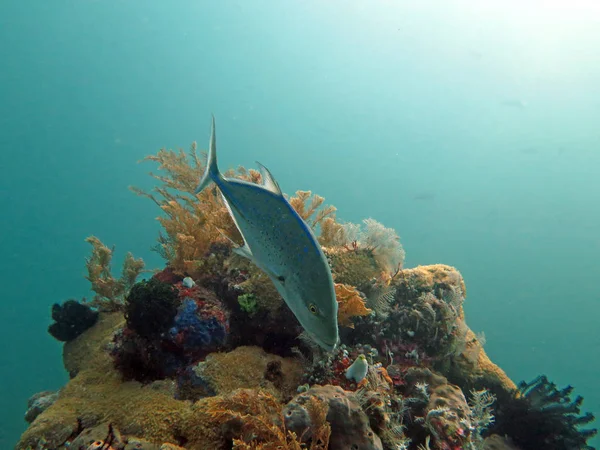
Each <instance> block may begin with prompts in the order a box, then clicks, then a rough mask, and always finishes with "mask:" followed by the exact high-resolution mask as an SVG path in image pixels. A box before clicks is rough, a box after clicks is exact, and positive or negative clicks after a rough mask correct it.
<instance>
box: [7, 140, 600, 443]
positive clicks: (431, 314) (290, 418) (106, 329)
mask: <svg viewBox="0 0 600 450" xmlns="http://www.w3.org/2000/svg"><path fill="white" fill-rule="evenodd" d="M147 160H150V161H153V162H157V163H158V164H159V170H161V171H162V173H161V174H158V175H153V176H154V178H155V179H157V180H158V181H159V183H160V185H159V186H157V187H156V188H155V189H154V190H153V192H151V193H148V192H143V191H141V190H139V189H137V188H132V189H133V191H134V192H136V193H137V194H139V195H142V196H144V197H147V198H150V199H151V200H153V201H154V202H155V203H156V204H158V206H159V207H160V209H161V212H162V214H161V216H160V217H159V218H158V220H159V222H160V224H161V225H162V227H163V231H162V232H161V233H160V235H159V238H158V245H157V247H156V248H155V250H156V251H157V252H158V253H159V254H160V255H162V256H163V257H164V259H165V260H166V267H164V268H163V269H162V270H160V271H157V272H155V273H154V274H153V275H152V276H151V277H150V278H149V279H147V280H142V281H139V282H138V277H139V275H140V274H141V273H142V271H143V269H144V263H143V261H142V260H140V259H135V258H134V257H133V256H132V255H131V254H128V255H127V256H126V258H125V262H124V265H123V271H122V274H121V275H120V277H119V278H115V277H114V276H113V274H112V271H111V260H112V256H113V250H112V249H110V248H108V247H107V246H105V245H104V244H102V242H101V241H100V240H99V239H97V238H95V237H90V238H88V239H87V241H88V242H89V243H90V244H91V245H92V254H91V256H89V257H88V258H87V259H86V267H87V277H86V278H87V279H88V280H89V281H90V282H91V287H92V290H93V291H94V292H95V293H96V296H95V297H94V299H93V300H92V301H91V302H89V303H87V304H81V303H78V302H75V301H68V302H65V303H64V304H63V305H58V304H57V305H54V307H53V314H52V316H53V319H54V320H55V323H54V324H52V325H51V326H50V329H49V331H50V333H51V334H52V335H53V336H55V337H56V338H57V339H59V340H62V341H65V344H64V347H63V362H64V366H65V369H66V370H67V372H68V373H69V376H70V380H69V382H68V383H67V384H66V385H65V386H64V387H63V388H62V389H60V391H58V392H43V393H40V394H36V395H35V396H33V397H32V398H31V400H30V402H29V404H28V410H27V413H26V419H27V421H28V422H30V426H29V428H28V429H27V430H26V431H25V433H23V435H22V437H21V440H20V442H19V443H18V445H17V449H18V450H26V449H56V450H66V449H67V448H68V449H73V448H76V449H84V450H86V449H88V450H98V449H102V450H110V449H112V450H122V449H155V450H169V449H170V450H203V449H207V448H208V449H213V450H228V449H238V450H260V449H262V450H276V449H277V450H303V449H312V450H326V449H331V450H336V449H343V450H362V449H375V450H380V449H381V450H423V449H429V450H459V449H461V450H462V449H468V450H481V449H488V450H492V449H509V450H511V449H512V450H514V449H515V448H518V449H520V450H529V449H534V448H535V449H541V448H544V449H557V450H564V449H569V450H571V449H573V450H575V449H589V448H590V447H588V446H587V444H586V443H587V440H588V439H589V438H590V437H591V436H593V435H594V434H595V430H590V429H581V428H580V426H582V425H586V424H588V423H590V422H591V421H592V420H593V416H592V415H590V414H584V415H580V406H581V402H582V399H581V398H580V397H577V398H576V399H575V400H571V398H570V395H571V393H572V388H570V387H567V388H565V389H562V390H559V389H557V388H556V386H555V385H554V384H552V383H549V382H548V380H547V379H546V378H539V379H537V380H535V381H534V382H532V383H529V384H526V383H523V384H521V385H520V386H519V388H517V386H516V385H515V384H514V383H513V382H512V381H511V380H510V378H508V376H507V375H506V374H505V373H504V372H503V371H502V369H501V368H499V367H498V366H496V365H495V364H494V363H493V362H492V361H491V360H490V359H489V357H488V356H487V355H486V353H485V351H484V349H483V341H482V339H481V338H480V337H478V336H476V335H475V334H474V333H473V332H472V331H471V330H470V329H469V327H468V326H467V324H466V319H465V314H464V310H463V302H464V301H465V298H466V287H465V283H464V280H463V278H462V276H461V275H460V273H459V272H458V271H457V270H456V269H455V268H453V267H450V266H446V265H441V264H437V265H430V266H418V267H415V268H404V267H403V264H404V256H405V255H404V250H403V248H402V246H401V244H400V240H399V238H398V236H397V234H396V232H395V231H394V230H393V229H390V228H386V227H385V226H383V225H382V224H381V223H379V222H377V221H375V220H374V219H365V220H364V221H363V222H362V223H361V224H352V223H340V222H338V221H337V219H336V216H335V213H336V210H335V208H334V207H333V206H325V205H324V199H323V198H322V197H320V196H318V195H314V194H312V193H311V192H310V191H297V192H296V193H295V195H294V196H292V197H290V198H289V202H290V204H291V205H292V207H293V208H294V209H295V210H296V211H297V212H298V214H299V215H300V217H302V219H304V220H305V222H306V223H307V225H308V226H309V227H310V228H311V229H312V230H313V231H314V233H315V235H316V236H317V238H318V240H319V243H320V244H321V245H322V246H323V250H324V253H325V255H326V257H327V258H328V261H329V264H330V267H331V270H332V275H333V277H334V281H335V292H336V297H337V301H338V306H339V308H338V324H339V327H340V328H339V334H340V340H341V343H340V345H338V346H337V347H336V348H335V349H334V350H333V351H331V352H328V353H326V352H325V351H324V350H322V349H321V348H320V347H319V346H318V345H316V344H315V343H314V342H313V341H312V340H311V338H310V337H309V336H307V335H306V334H304V333H302V328H301V327H300V325H299V323H298V322H297V320H296V318H295V316H294V315H293V314H292V313H291V311H290V310H289V308H288V307H287V306H286V304H285V303H284V301H283V300H282V298H281V297H280V295H279V294H278V292H277V290H276V289H275V287H274V286H273V284H272V283H271V281H270V280H269V277H267V276H266V275H265V274H264V273H263V272H262V271H261V270H260V269H258V268H257V267H256V266H254V265H253V264H252V263H251V262H250V261H249V260H247V259H244V258H241V257H239V256H238V255H236V254H235V253H234V252H233V251H232V248H233V245H234V244H233V242H237V243H240V241H241V236H240V235H239V232H238V231H237V229H236V227H235V224H234V223H233V221H232V220H231V217H230V216H229V213H228V211H227V208H226V205H225V204H224V203H223V200H222V199H221V197H220V195H218V192H217V191H216V189H214V188H211V189H205V190H203V191H202V192H201V193H199V194H195V193H194V190H195V187H196V183H197V181H198V179H199V178H200V175H201V174H202V173H203V171H204V170H205V164H204V162H203V161H202V160H201V158H200V156H199V155H198V152H197V150H196V146H195V145H193V146H192V148H191V149H190V152H189V153H188V154H186V153H185V152H183V151H178V152H176V151H171V150H164V149H163V150H160V151H159V152H158V154H157V155H155V156H150V157H148V158H147ZM227 176H229V177H238V178H240V179H243V180H245V181H248V182H251V183H260V182H261V175H260V174H259V173H258V172H256V171H253V170H246V169H244V168H239V169H237V170H236V171H229V172H227Z"/></svg>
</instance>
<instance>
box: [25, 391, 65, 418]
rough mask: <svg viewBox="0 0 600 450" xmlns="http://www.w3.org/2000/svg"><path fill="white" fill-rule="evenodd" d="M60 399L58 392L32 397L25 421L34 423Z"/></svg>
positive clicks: (48, 392) (41, 393)
mask: <svg viewBox="0 0 600 450" xmlns="http://www.w3.org/2000/svg"><path fill="white" fill-rule="evenodd" d="M57 398H58V392H54V391H42V392H38V393H37V394H34V395H32V396H31V397H30V398H29V400H28V401H27V412H26V413H25V420H26V421H27V423H31V422H33V421H34V420H35V419H36V417H37V416H39V415H40V414H41V413H43V412H44V411H46V409H48V407H49V406H51V405H52V404H53V403H54V402H55V401H56V399H57Z"/></svg>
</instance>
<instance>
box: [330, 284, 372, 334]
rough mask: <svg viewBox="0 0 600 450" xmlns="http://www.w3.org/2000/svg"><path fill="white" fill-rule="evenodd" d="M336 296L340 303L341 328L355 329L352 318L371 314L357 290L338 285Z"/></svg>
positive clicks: (339, 319)
mask: <svg viewBox="0 0 600 450" xmlns="http://www.w3.org/2000/svg"><path fill="white" fill-rule="evenodd" d="M335 296H336V298H337V301H338V323H339V324H340V325H341V326H344V327H348V328H354V324H353V323H352V320H351V318H352V317H357V316H366V315H368V314H371V310H370V309H368V308H367V307H366V306H365V301H364V300H363V299H362V297H361V296H360V294H359V293H358V291H357V290H356V288H354V287H352V286H348V285H346V284H341V283H336V284H335Z"/></svg>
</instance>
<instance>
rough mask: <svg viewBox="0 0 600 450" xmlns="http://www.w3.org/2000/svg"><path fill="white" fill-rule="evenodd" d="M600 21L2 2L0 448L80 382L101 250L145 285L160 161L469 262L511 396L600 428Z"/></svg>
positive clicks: (534, 10) (470, 9)
mask: <svg viewBox="0 0 600 450" xmlns="http://www.w3.org/2000/svg"><path fill="white" fill-rule="evenodd" d="M599 52H600V6H598V5H597V4H595V3H593V2H583V1H568V2H567V1H564V2H561V1H555V2H550V1H530V2H516V1H515V2H485V4H483V3H482V2H477V1H452V2H434V1H419V2H409V1H354V0H352V1H334V0H328V1H322V2H318V1H295V0H286V1H283V0H280V1H261V0H252V1H250V0H244V1H220V2H216V1H178V2H164V1H150V0H144V1H141V0H139V1H138V0H127V1H100V0H97V1H92V0H87V1H84V0H80V1H53V2H48V1H40V0H31V1H28V2H19V1H14V0H5V1H3V2H2V3H0V67H1V69H0V99H1V101H0V146H1V150H0V168H1V173H2V176H1V178H0V211H1V215H2V221H1V222H0V248H1V250H2V258H1V259H0V265H1V266H0V267H1V269H0V286H1V287H2V288H1V291H0V295H1V297H0V333H1V334H0V340H1V342H2V349H3V350H2V355H1V358H0V381H1V383H0V399H1V403H2V406H3V407H2V408H1V409H0V448H10V447H12V446H14V444H15V443H16V441H17V439H18V437H19V435H20V433H21V432H22V431H23V430H24V429H25V427H26V423H25V421H24V419H23V413H24V412H25V409H26V402H27V398H28V397H29V396H30V395H32V394H33V393H35V392H38V391H41V390H46V389H57V388H59V387H60V386H62V385H64V383H65V382H66V381H67V379H68V375H67V374H66V373H65V371H64V368H63V366H62V361H61V356H60V355H61V344H60V343H59V342H57V341H55V340H54V339H53V338H52V337H51V336H50V335H48V333H47V327H48V325H49V323H50V307H51V305H52V303H55V302H60V301H63V300H66V299H68V298H76V299H79V298H80V297H82V296H87V295H89V282H88V281H87V280H85V279H84V274H85V266H84V257H85V256H86V255H87V254H88V251H89V246H88V244H86V243H85V242H84V239H85V237H87V236H89V235H91V234H94V235H96V236H98V237H100V238H101V239H102V240H103V241H104V242H106V243H108V244H109V245H111V244H115V245H116V254H117V258H122V257H123V256H124V255H125V253H126V252H127V251H132V252H133V253H134V254H135V255H136V256H142V257H143V258H144V259H145V260H146V262H147V265H148V266H149V267H161V266H162V264H163V262H162V261H161V260H160V258H159V256H158V255H157V254H155V253H153V252H151V250H150V248H151V246H152V245H154V243H155V240H156V237H157V233H158V229H159V224H158V223H157V222H156V220H155V217H156V214H157V212H156V207H155V205H153V204H152V202H148V201H146V200H144V199H140V198H139V197H137V196H135V195H134V194H132V193H131V192H130V191H129V190H128V186H129V185H136V186H140V187H143V188H147V187H150V186H151V185H152V182H153V180H152V178H150V177H148V176H147V172H148V171H149V170H151V169H152V167H150V166H147V165H144V164H141V165H138V164H136V162H137V161H138V160H140V159H142V158H143V157H144V156H145V155H147V154H150V153H155V152H156V150H157V149H158V148H160V147H169V148H176V147H183V148H187V147H188V146H189V145H190V143H191V142H192V141H198V144H199V147H200V148H202V149H205V148H206V146H207V142H208V136H209V123H210V114H211V113H214V114H215V116H216V120H217V124H218V129H219V148H220V165H221V166H222V167H223V168H225V167H229V166H237V165H240V164H242V165H245V166H247V167H252V166H253V164H254V161H255V160H258V161H260V162H261V163H263V164H265V165H266V166H267V167H269V169H270V170H271V171H272V172H273V174H274V175H275V177H276V178H277V180H278V181H279V183H280V185H281V186H282V188H283V190H284V191H285V192H289V193H291V192H294V191H296V190H297V189H311V190H313V191H314V192H316V193H319V194H320V195H323V196H324V197H326V201H327V203H330V204H334V205H336V207H337V208H338V217H339V218H340V219H342V220H347V221H352V222H358V221H359V220H361V219H362V218H363V217H375V218H377V220H379V221H381V222H382V223H383V224H384V225H385V226H387V227H392V228H394V229H396V230H397V232H398V233H399V234H400V236H401V239H402V244H403V246H404V248H405V249H406V253H407V259H406V264H405V266H406V267H413V266H416V265H418V264H433V263H438V262H439V263H444V264H450V265H453V266H455V267H457V268H458V269H459V270H460V271H461V273H462V274H463V276H464V277H465V280H466V283H467V289H468V296H467V301H466V303H465V311H466V315H467V318H468V321H469V324H470V326H471V327H472V328H473V329H474V331H483V332H485V335H486V337H487V344H486V351H487V353H488V354H489V355H490V357H491V358H492V359H493V360H494V361H495V362H496V363H497V364H498V365H499V366H501V367H502V368H503V369H504V370H505V371H506V372H507V374H508V375H509V376H510V377H511V378H512V379H513V380H515V381H519V380H521V379H525V380H530V379H532V378H534V377H535V376H536V375H538V374H540V373H544V374H547V375H548V376H549V378H550V379H552V380H553V381H555V382H556V383H557V384H558V385H559V386H562V385H566V384H573V385H575V387H576V393H577V394H581V395H583V396H584V397H585V400H586V401H585V403H584V407H583V409H584V410H586V411H591V412H593V413H596V414H598V413H600V390H599V389H598V387H597V382H598V372H599V371H600V333H598V331H597V330H598V317H599V316H600V302H599V300H600V294H599V290H598V285H597V283H598V280H599V279H600V265H599V264H598V253H599V252H600V234H599V233H598V230H599V229H600V208H599V206H598V204H599V202H598V199H599V198H600V177H599V176H598V173H599V171H600V126H598V124H599V123H600V84H599V83H598V80H600V58H598V54H599ZM594 443H596V444H597V443H598V439H596V440H595V441H593V442H592V445H593V444H594Z"/></svg>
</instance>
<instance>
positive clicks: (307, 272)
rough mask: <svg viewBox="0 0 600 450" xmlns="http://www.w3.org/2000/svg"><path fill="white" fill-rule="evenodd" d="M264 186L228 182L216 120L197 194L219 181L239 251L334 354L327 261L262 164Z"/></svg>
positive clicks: (335, 332)
mask: <svg viewBox="0 0 600 450" xmlns="http://www.w3.org/2000/svg"><path fill="white" fill-rule="evenodd" d="M258 165H259V167H260V171H261V175H262V179H263V184H262V186H260V185H257V184H254V183H249V182H247V181H243V180H237V179H231V178H225V177H224V176H223V175H222V174H221V172H219V168H218V166H217V144H216V136H215V118H214V117H213V118H212V129H211V136H210V144H209V151H208V163H207V168H206V172H205V173H204V175H203V176H202V179H201V180H200V184H199V185H198V188H197V189H196V193H199V192H200V191H202V190H203V189H204V188H205V187H206V186H208V184H210V183H211V182H214V183H215V184H216V185H217V187H218V188H219V191H220V192H221V194H222V196H223V199H224V201H225V204H226V205H227V209H228V210H229V213H230V214H231V217H232V218H233V220H234V222H235V224H236V226H237V228H238V230H239V231H240V233H241V235H242V237H243V238H244V246H243V247H237V248H234V251H235V252H236V253H237V254H239V255H241V256H243V257H245V258H248V259H249V260H251V261H252V262H253V263H254V264H256V266H258V268H259V269H261V270H262V271H263V272H265V273H266V274H267V275H268V276H269V278H270V279H271V281H272V282H273V284H274V285H275V288H276V289H277V291H278V292H279V294H280V295H281V296H282V297H283V299H284V300H285V302H286V303H287V305H288V306H289V308H290V309H291V310H292V312H293V313H294V315H295V316H296V318H297V319H298V321H299V322H300V325H302V327H303V328H304V330H305V331H306V332H307V333H308V335H310V336H311V337H312V338H313V339H314V340H315V341H316V342H317V343H318V344H319V345H320V346H321V347H323V348H324V349H325V350H328V351H331V350H333V349H334V348H335V346H336V344H337V342H338V340H339V335H338V323H337V312H338V304H337V300H336V297H335V289H334V285H333V279H332V276H331V269H330V268H329V264H328V263H327V259H326V258H325V255H324V253H323V250H322V249H321V246H320V245H319V243H318V242H317V239H316V238H315V235H314V234H313V232H312V230H311V229H310V227H309V226H308V225H307V224H306V223H305V222H304V220H302V218H301V217H300V216H299V215H298V213H296V211H295V210H294V208H292V206H291V205H290V204H289V202H288V201H287V200H286V199H285V197H284V196H283V194H282V193H281V190H280V189H279V185H278V184H277V182H276V181H275V179H274V178H273V176H272V175H271V173H270V172H269V171H268V170H267V168H266V167H264V166H263V165H261V164H258Z"/></svg>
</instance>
